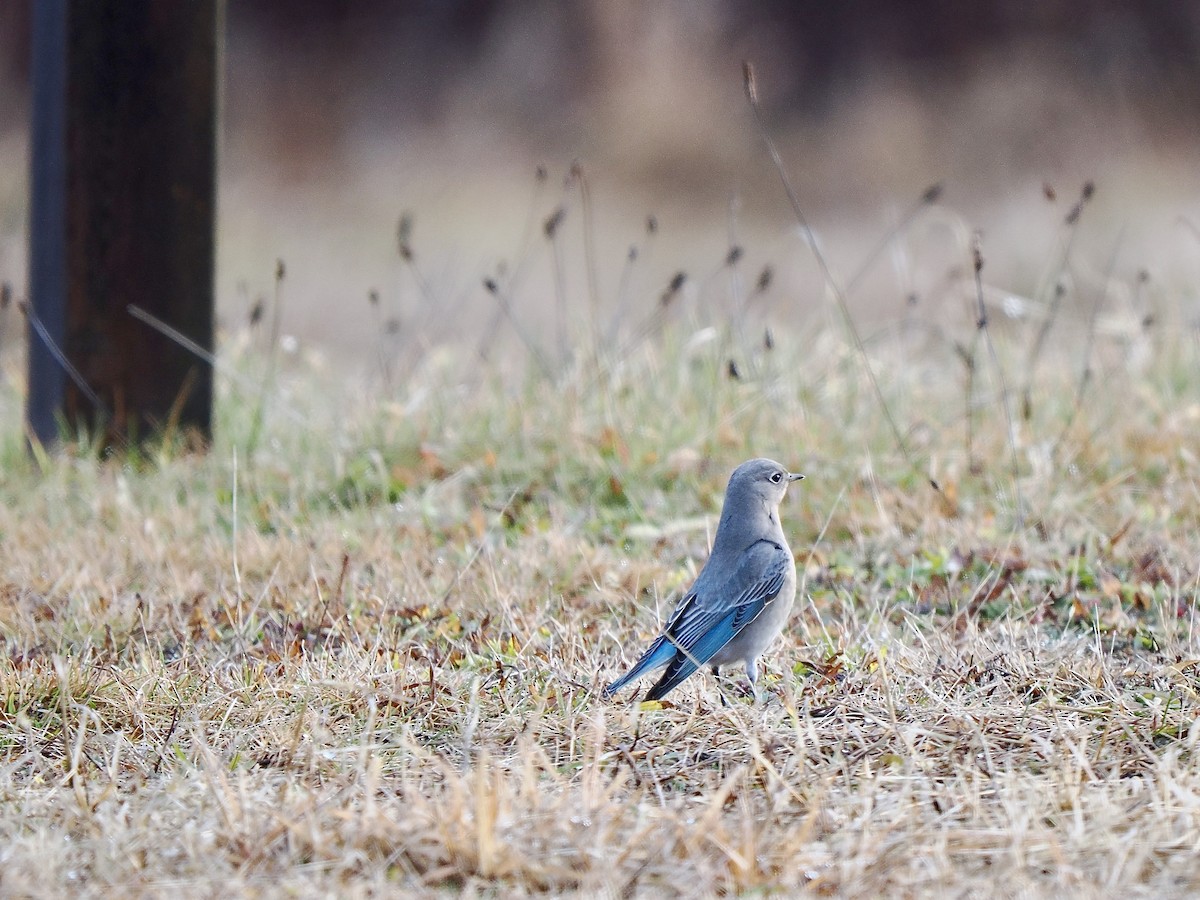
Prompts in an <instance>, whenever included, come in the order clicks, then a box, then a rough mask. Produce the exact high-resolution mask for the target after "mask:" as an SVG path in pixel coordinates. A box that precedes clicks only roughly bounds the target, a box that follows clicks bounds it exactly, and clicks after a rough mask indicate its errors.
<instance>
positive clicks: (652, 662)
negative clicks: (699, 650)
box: [604, 635, 675, 698]
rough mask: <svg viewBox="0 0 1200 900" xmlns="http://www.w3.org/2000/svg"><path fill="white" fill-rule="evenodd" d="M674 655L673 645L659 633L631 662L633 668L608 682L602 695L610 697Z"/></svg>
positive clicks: (662, 664)
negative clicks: (635, 659)
mask: <svg viewBox="0 0 1200 900" xmlns="http://www.w3.org/2000/svg"><path fill="white" fill-rule="evenodd" d="M674 655H675V645H674V644H672V643H671V642H670V641H668V640H667V639H666V637H665V636H663V635H660V636H659V637H658V639H657V640H655V642H654V643H653V644H651V645H650V646H649V647H648V648H647V649H646V652H645V653H643V654H642V657H641V659H639V660H638V661H637V662H636V663H634V664H633V668H632V669H630V670H629V671H628V672H626V673H625V674H624V675H622V676H621V677H620V678H618V679H617V680H616V681H614V682H613V683H612V684H610V685H609V686H608V687H606V688H605V689H604V696H605V697H606V698H608V697H611V696H612V695H613V694H615V693H616V692H617V691H619V690H621V688H623V687H625V685H627V684H629V683H630V682H631V681H636V680H637V679H638V678H641V677H642V676H643V675H645V674H646V673H647V672H649V671H651V670H652V669H657V668H658V667H659V666H665V665H666V664H667V663H669V662H670V661H671V658H672V657H673V656H674Z"/></svg>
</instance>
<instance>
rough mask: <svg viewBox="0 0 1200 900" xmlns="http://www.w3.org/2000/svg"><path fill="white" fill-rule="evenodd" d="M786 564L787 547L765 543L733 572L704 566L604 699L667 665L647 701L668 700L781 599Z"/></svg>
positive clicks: (753, 549)
mask: <svg viewBox="0 0 1200 900" xmlns="http://www.w3.org/2000/svg"><path fill="white" fill-rule="evenodd" d="M787 563H788V556H787V551H786V550H784V549H783V547H781V546H779V545H778V544H776V543H775V542H774V541H768V540H761V541H757V542H756V543H754V544H753V545H751V546H750V547H749V548H747V549H746V551H745V552H744V553H743V554H742V556H741V558H740V560H739V562H738V565H737V567H736V568H735V569H734V570H733V571H732V572H729V571H726V572H723V573H715V572H713V571H711V570H710V567H709V566H705V568H704V571H702V572H701V573H700V577H699V578H697V579H696V584H695V585H694V586H693V587H692V590H691V591H689V592H688V594H687V595H685V596H684V597H683V598H682V599H681V600H680V601H679V605H678V606H676V607H675V611H674V612H673V613H672V614H671V617H670V618H669V619H668V620H667V624H666V626H665V627H664V628H663V633H662V634H660V635H659V636H658V638H656V639H655V641H654V643H652V644H651V645H650V646H649V648H647V650H646V652H645V653H643V654H642V656H641V658H640V659H638V661H637V662H636V663H635V664H634V666H633V668H632V669H630V670H629V671H628V672H626V673H625V674H624V675H623V676H621V677H620V678H619V679H617V680H616V681H614V682H613V683H612V684H610V685H609V686H608V687H607V688H605V689H604V696H605V697H611V696H612V695H613V694H615V693H616V692H617V691H619V690H621V688H623V687H625V685H627V684H629V683H630V682H631V681H634V680H635V679H637V678H640V677H641V676H642V675H644V674H646V673H647V672H649V671H651V670H653V669H656V668H659V667H660V666H666V667H667V670H666V671H665V672H664V673H663V676H662V678H660V679H659V681H658V682H657V683H656V684H655V685H654V687H652V688H651V689H650V691H649V692H648V693H647V694H646V699H647V700H657V699H659V698H661V697H663V696H665V695H666V694H667V692H668V691H670V690H672V689H673V688H675V687H676V686H677V685H679V684H680V683H681V682H682V681H684V680H685V679H686V678H688V677H689V676H690V675H691V674H692V673H693V672H695V671H696V669H697V668H698V667H700V666H702V665H703V664H704V663H706V662H708V660H709V659H711V658H712V657H713V656H714V655H715V654H716V653H717V651H719V650H720V649H721V648H722V647H724V646H725V645H726V644H728V643H729V642H730V641H731V640H733V638H734V637H735V636H736V635H737V634H738V632H739V631H741V630H742V629H743V628H745V627H746V626H747V625H748V624H749V623H751V622H753V621H754V619H755V618H756V617H757V616H758V615H759V614H760V613H761V612H762V611H763V609H765V608H766V606H767V604H768V603H770V602H771V601H772V600H774V599H775V597H776V596H778V594H779V591H780V589H781V588H782V587H783V583H784V581H785V579H786V576H787ZM721 576H724V577H721ZM718 578H719V579H720V580H718Z"/></svg>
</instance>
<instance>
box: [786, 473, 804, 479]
mask: <svg viewBox="0 0 1200 900" xmlns="http://www.w3.org/2000/svg"><path fill="white" fill-rule="evenodd" d="M803 480H804V476H803V475H801V474H800V473H799V472H788V481H803Z"/></svg>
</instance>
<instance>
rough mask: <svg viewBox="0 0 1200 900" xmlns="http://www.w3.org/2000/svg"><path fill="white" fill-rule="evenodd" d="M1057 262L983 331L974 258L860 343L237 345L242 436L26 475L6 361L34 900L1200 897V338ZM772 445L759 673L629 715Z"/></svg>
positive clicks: (737, 320)
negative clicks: (739, 494)
mask: <svg viewBox="0 0 1200 900" xmlns="http://www.w3.org/2000/svg"><path fill="white" fill-rule="evenodd" d="M1073 227H1074V225H1073V224H1070V223H1069V224H1068V225H1067V226H1065V230H1064V244H1063V246H1064V247H1069V245H1070V233H1071V229H1072V228H1073ZM1050 256H1051V258H1052V259H1053V258H1055V257H1054V254H1053V253H1051V254H1050ZM1061 259H1062V260H1063V263H1062V265H1061V267H1059V268H1055V267H1054V266H1053V265H1052V266H1051V268H1050V277H1049V278H1048V279H1046V286H1044V288H1043V289H1041V290H1040V293H1039V294H1038V295H1035V296H1032V297H1026V298H1018V297H1012V296H1007V295H1006V294H1005V293H1004V292H1003V291H1001V290H999V289H998V288H993V287H989V286H988V285H987V279H986V269H985V270H984V273H983V275H984V278H983V282H982V287H983V289H984V296H985V298H986V300H987V301H988V303H989V304H990V305H989V306H988V309H989V311H990V314H991V319H992V322H991V326H990V327H989V328H987V329H983V330H981V329H979V328H978V327H977V326H976V320H977V317H978V311H977V310H978V302H979V293H978V292H977V287H976V283H975V280H974V276H973V273H971V272H970V258H969V254H964V258H963V259H962V260H961V266H960V268H959V269H958V270H956V271H951V272H950V273H949V275H948V276H947V278H948V280H947V281H946V285H947V286H946V289H945V290H944V292H943V294H942V296H941V298H940V299H939V300H938V301H937V303H936V305H934V306H932V307H929V306H923V305H921V304H920V303H917V304H913V305H911V306H910V307H909V308H908V309H906V310H905V312H904V313H903V315H902V316H901V317H899V318H897V319H896V320H895V321H891V322H884V325H883V327H882V328H880V329H879V330H869V333H868V332H864V333H863V334H862V335H861V336H860V335H858V334H857V333H852V332H851V331H849V330H847V329H846V328H845V327H844V326H843V325H836V324H834V325H823V326H820V327H816V326H813V327H810V328H803V327H801V326H798V325H796V324H791V325H789V324H788V322H792V323H794V322H795V321H796V317H795V316H792V315H790V314H789V315H785V316H779V315H777V316H776V319H777V320H776V321H771V320H770V319H769V318H767V317H766V316H765V314H763V313H762V312H761V311H758V312H756V311H755V308H754V307H753V305H752V304H739V303H737V302H736V299H737V298H736V296H735V292H733V291H731V292H730V295H729V296H727V297H718V298H717V300H716V301H715V302H711V303H708V304H704V305H699V304H695V303H692V302H691V301H689V300H688V297H687V296H686V292H684V291H681V292H679V293H680V298H679V302H678V303H675V302H673V300H674V298H673V296H672V295H671V293H670V290H669V289H668V293H667V294H664V295H663V297H664V298H665V299H664V300H660V299H659V298H658V297H657V296H655V297H651V298H650V300H649V301H648V304H647V306H646V307H645V308H646V309H647V310H649V312H648V313H646V318H645V320H644V321H643V322H641V323H635V325H634V326H633V327H631V328H627V329H626V330H625V331H624V333H623V337H620V338H618V339H617V340H615V341H614V342H611V343H602V344H601V345H600V346H599V347H597V345H596V344H595V343H594V342H592V341H590V340H587V339H582V340H579V341H578V344H577V346H576V350H575V352H574V356H573V358H572V359H571V360H569V361H564V360H561V359H559V358H558V357H557V354H556V353H555V352H552V351H551V350H550V349H549V348H550V345H551V343H552V341H550V340H544V342H543V343H542V344H539V346H540V347H541V348H542V349H541V351H540V353H541V355H542V358H543V362H542V363H541V364H538V365H535V364H533V363H534V358H533V357H529V358H528V359H526V360H525V361H526V362H527V363H529V364H528V365H521V357H522V355H523V354H525V353H526V349H525V348H524V347H523V346H522V344H521V342H520V341H519V340H516V339H515V338H514V336H513V332H512V330H511V328H510V325H511V322H509V321H507V320H499V324H498V326H497V329H498V331H500V332H503V336H502V337H503V340H502V341H501V343H503V344H504V345H505V346H507V347H508V350H509V352H507V353H503V354H500V353H498V354H497V357H498V358H497V359H495V360H494V361H492V362H488V363H484V362H481V361H480V360H479V359H478V358H477V356H476V355H475V353H474V352H473V349H472V348H470V347H462V346H458V347H454V346H450V347H447V348H436V349H434V350H433V351H431V352H429V353H424V354H421V355H420V356H415V355H414V356H412V357H409V358H406V359H405V360H402V361H400V362H398V363H397V366H398V368H397V371H395V372H393V373H391V379H392V380H391V384H383V383H379V382H378V381H376V382H374V383H371V384H363V383H359V382H355V381H351V380H349V379H347V378H344V377H342V376H339V375H335V374H332V373H331V372H330V371H329V370H328V369H326V368H325V367H323V366H322V365H321V364H320V362H319V361H314V360H311V359H307V358H305V357H304V355H303V354H297V355H294V356H286V355H283V356H280V358H279V359H272V356H273V351H272V352H264V351H262V350H261V349H259V350H255V349H253V348H254V347H255V346H257V347H260V348H261V347H262V346H263V343H264V342H263V340H262V335H257V336H255V335H253V334H252V333H251V332H249V331H248V330H245V329H238V330H236V331H235V332H234V333H233V334H232V335H231V336H229V337H228V338H227V339H226V341H225V344H224V349H223V351H222V360H223V363H224V367H223V369H222V373H221V374H220V375H219V376H218V381H219V384H220V385H221V391H222V396H221V399H220V402H219V406H218V418H219V425H218V431H217V438H216V444H215V446H214V447H213V449H212V451H211V452H210V453H208V454H207V455H190V454H187V453H185V452H182V450H180V449H179V447H178V446H176V444H175V443H173V442H170V441H168V442H166V443H165V444H163V445H162V446H160V447H157V448H154V449H150V450H146V451H144V452H142V453H118V454H116V455H114V456H112V457H110V458H108V459H105V460H103V461H97V459H96V454H95V453H94V452H92V451H91V450H89V449H88V447H87V446H86V442H85V444H84V446H82V447H75V448H72V449H66V450H63V451H62V452H60V453H58V454H56V455H53V456H50V457H45V456H34V457H33V458H30V457H27V456H26V454H25V453H24V452H23V446H22V444H21V440H20V438H19V434H20V423H19V416H20V393H21V390H20V380H21V379H20V374H19V372H20V369H19V360H18V359H10V360H9V361H8V362H9V367H8V368H7V369H6V370H5V379H4V382H3V393H4V395H3V405H2V409H3V416H4V422H3V426H4V428H3V433H4V435H5V436H4V438H3V445H2V447H0V456H2V461H3V472H4V475H3V479H2V480H0V496H2V500H3V502H2V503H0V546H2V547H3V558H4V570H3V575H2V580H0V698H2V700H3V707H2V708H0V893H3V894H4V895H5V896H9V897H18V896H61V895H64V894H71V895H75V896H89V895H91V896H99V895H112V894H114V893H120V894H123V895H125V896H131V897H135V896H156V895H157V896H162V895H167V894H177V895H178V894H182V895H202V896H205V895H206V896H228V895H230V894H231V893H236V892H241V893H247V894H252V895H254V894H261V895H281V894H286V895H311V894H324V895H336V896H363V895H368V894H373V893H381V892H385V891H386V892H389V893H397V894H402V895H407V894H426V893H435V894H438V893H441V894H448V893H458V892H460V891H461V892H464V893H466V894H468V895H485V896H515V895H524V894H535V893H543V892H549V893H553V894H570V893H579V894H582V895H588V896H614V897H615V896H630V895H635V894H642V893H645V894H652V895H682V896H703V895H716V894H722V895H726V894H740V893H743V892H750V893H768V894H769V893H773V892H776V891H778V892H784V893H788V894H799V893H805V892H808V893H812V894H814V895H819V896H843V895H844V896H881V895H887V896H922V895H930V894H936V895H938V896H981V895H1002V896H1018V895H1020V896H1036V895H1051V894H1053V895H1055V896H1058V897H1073V896H1153V897H1168V896H1189V895H1194V893H1195V892H1196V891H1197V890H1200V853H1198V852H1197V850H1198V849H1200V759H1198V757H1197V756H1196V755H1194V754H1195V753H1196V743H1197V740H1198V738H1200V728H1198V727H1197V725H1196V712H1197V708H1198V704H1200V696H1198V694H1197V689H1198V686H1200V685H1198V679H1200V646H1198V643H1197V635H1196V594H1197V579H1198V578H1200V566H1198V565H1197V562H1196V550H1195V548H1196V544H1197V540H1196V539H1197V534H1198V530H1200V492H1198V484H1200V481H1198V476H1200V460H1198V457H1197V452H1198V450H1197V448H1198V447H1200V440H1198V439H1200V344H1198V342H1197V336H1196V333H1195V331H1194V329H1193V328H1192V327H1191V325H1190V324H1189V323H1188V321H1187V320H1186V317H1185V316H1184V313H1183V308H1184V306H1185V302H1186V298H1185V297H1182V296H1178V295H1175V294H1171V293H1170V292H1167V291H1162V290H1156V289H1155V286H1154V284H1153V282H1150V283H1146V282H1144V280H1140V279H1137V280H1132V281H1130V282H1129V283H1123V282H1121V281H1119V280H1118V279H1110V280H1109V282H1108V283H1103V282H1101V283H1100V284H1098V285H1097V284H1087V283H1084V282H1083V281H1082V280H1081V279H1072V278H1071V277H1070V276H1071V272H1072V271H1073V270H1072V267H1071V264H1070V261H1069V260H1068V259H1067V254H1066V251H1065V250H1064V251H1063V254H1062V256H1061ZM729 262H730V267H731V268H733V267H735V266H736V263H737V259H736V258H731V260H730V261H729ZM747 278H748V283H751V284H752V283H753V276H752V274H750V273H747ZM1055 284H1062V285H1063V286H1064V287H1063V290H1062V291H1058V292H1056V290H1055V289H1054V285H1055ZM789 302H794V301H789ZM806 302H808V303H810V304H811V303H815V302H817V300H815V299H809V300H808V301H806ZM821 302H823V303H825V304H826V305H827V307H828V308H829V310H830V316H829V317H828V320H829V321H830V322H836V321H837V314H836V303H835V302H834V300H833V299H831V298H828V297H827V298H825V300H824V301H821ZM784 305H785V306H786V304H784ZM778 308H779V306H778V304H777V305H776V307H775V309H776V310H778ZM1003 310H1008V312H1009V313H1012V315H1011V316H1005V315H1004V313H1003ZM268 318H269V317H268ZM259 327H260V328H265V326H263V325H260V326H259ZM768 327H770V328H771V329H772V330H771V332H770V337H769V338H768V336H767V330H768ZM572 329H573V333H574V334H582V333H584V332H585V331H586V329H584V328H583V327H582V326H580V324H579V323H577V322H575V323H572ZM552 331H553V329H547V333H550V332H552ZM1043 334H1044V337H1040V335H1043ZM860 337H861V341H860V340H859V338H860ZM527 340H529V341H530V342H533V341H543V338H540V337H537V336H527ZM381 347H390V345H385V344H382V343H381ZM1039 348H1040V349H1039ZM556 349H557V348H556ZM389 352H390V351H389ZM499 357H502V358H499ZM731 362H732V365H731ZM272 365H277V367H278V371H277V374H276V376H275V377H274V378H273V379H267V381H268V385H269V386H268V387H267V388H257V387H254V385H257V384H260V383H262V382H263V381H264V378H263V375H264V371H265V370H266V368H267V367H268V366H272ZM543 369H544V370H545V371H543ZM399 384H402V385H403V387H402V388H401V387H397V386H395V385H399ZM260 414H261V416H262V422H261V427H260V426H259V424H257V423H256V419H257V417H258V416H259V415H260ZM757 455H767V456H772V457H774V458H776V459H778V460H780V461H782V462H783V463H785V464H786V465H788V466H790V467H791V468H793V469H794V470H799V471H803V472H804V473H806V475H807V476H808V477H807V480H806V481H804V482H803V483H802V484H801V485H798V486H797V488H793V489H792V491H791V492H790V495H789V498H788V500H787V501H786V503H785V505H784V509H783V521H784V527H785V530H786V531H787V533H788V535H789V538H790V540H791V544H792V547H793V549H794V551H795V552H796V555H797V564H798V568H799V571H800V573H801V582H802V583H801V587H800V592H799V598H798V602H797V608H796V611H795V613H794V615H793V619H792V622H791V625H790V628H789V629H788V630H787V631H786V632H785V634H784V637H783V639H782V640H781V641H780V642H779V643H778V644H777V645H776V646H775V647H774V648H773V649H772V650H771V651H770V652H769V654H768V657H767V659H766V675H765V676H764V682H765V686H766V692H765V693H766V697H765V699H764V700H763V701H762V702H760V703H758V704H755V703H754V702H753V701H752V700H751V699H749V698H748V697H746V696H745V692H744V691H743V690H742V686H741V683H740V681H739V677H738V676H737V675H736V674H734V675H732V676H730V677H729V678H728V679H724V678H723V679H722V683H718V682H717V681H715V680H714V679H713V678H712V677H711V676H709V675H707V674H704V675H697V676H696V677H694V678H693V679H691V680H690V681H689V682H687V683H686V684H685V685H684V686H683V687H681V688H680V689H678V690H677V691H676V692H675V693H673V694H672V695H671V697H670V698H669V702H664V703H662V704H646V705H645V706H643V705H640V704H639V703H638V702H636V700H635V696H634V694H633V693H632V692H630V693H627V694H626V695H625V696H623V697H622V698H620V701H619V702H613V703H605V702H602V701H601V700H600V697H599V689H600V687H601V686H603V685H604V684H605V683H606V682H607V681H608V680H611V679H612V678H613V677H615V676H616V675H617V674H619V673H620V672H621V671H623V669H624V668H625V666H626V665H627V664H628V663H629V662H630V661H631V659H632V658H634V656H635V655H636V654H637V652H638V651H639V649H640V648H641V647H642V646H644V644H645V642H646V641H647V640H648V639H650V638H651V637H652V636H653V635H654V633H655V631H656V629H657V627H658V624H659V622H660V621H661V618H662V616H663V615H664V614H665V612H666V611H667V610H669V609H670V605H671V603H672V602H673V600H674V598H675V596H676V595H677V592H678V591H679V590H680V589H681V588H683V587H686V585H687V583H688V582H689V579H691V578H692V577H693V576H694V575H695V573H696V572H697V571H698V569H699V566H700V565H701V564H702V562H703V559H704V557H705V554H706V552H707V547H708V542H709V540H710V539H711V537H712V533H713V529H714V527H715V521H716V518H715V517H716V514H717V513H718V511H719V508H720V503H721V491H722V490H723V488H724V482H725V479H726V477H727V476H728V473H729V471H730V470H731V469H732V468H733V467H734V466H735V465H736V464H737V463H739V462H741V461H742V460H744V459H746V458H748V457H751V456H757ZM931 482H933V483H931ZM723 696H724V697H725V698H727V701H728V702H727V704H723V703H722V697H723Z"/></svg>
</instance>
